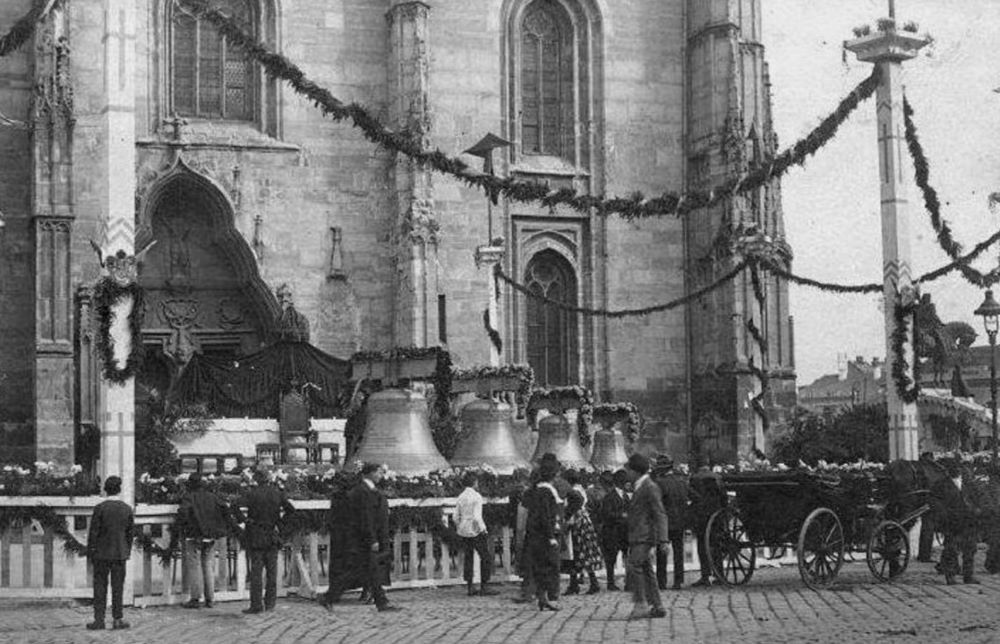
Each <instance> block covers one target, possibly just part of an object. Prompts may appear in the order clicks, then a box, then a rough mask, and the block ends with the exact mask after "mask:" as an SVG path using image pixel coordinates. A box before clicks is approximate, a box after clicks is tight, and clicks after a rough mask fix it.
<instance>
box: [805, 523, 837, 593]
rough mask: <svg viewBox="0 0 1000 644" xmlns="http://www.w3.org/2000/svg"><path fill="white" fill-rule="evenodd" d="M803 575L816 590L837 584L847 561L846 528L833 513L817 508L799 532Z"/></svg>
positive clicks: (808, 584) (806, 581)
mask: <svg viewBox="0 0 1000 644" xmlns="http://www.w3.org/2000/svg"><path fill="white" fill-rule="evenodd" d="M798 554H799V574H800V575H801V576H802V581H804V582H805V583H806V586H809V587H810V588H813V589H818V588H824V587H826V586H829V585H830V584H831V583H833V580H834V579H836V578H837V573H838V572H840V566H841V564H842V563H843V562H844V528H843V527H842V526H841V525H840V519H838V518H837V515H836V514H834V512H833V510H828V509H826V508H816V509H815V510H813V511H812V512H810V513H809V516H808V517H806V520H805V522H803V524H802V529H801V530H800V531H799V553H798Z"/></svg>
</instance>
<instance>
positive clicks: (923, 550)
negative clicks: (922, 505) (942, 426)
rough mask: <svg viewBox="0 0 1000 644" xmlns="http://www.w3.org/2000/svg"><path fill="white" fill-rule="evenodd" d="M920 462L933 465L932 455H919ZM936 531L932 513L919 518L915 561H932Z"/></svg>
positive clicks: (925, 513) (928, 453)
mask: <svg viewBox="0 0 1000 644" xmlns="http://www.w3.org/2000/svg"><path fill="white" fill-rule="evenodd" d="M920 461H921V462H923V463H933V462H934V453H933V452H923V453H921V454H920ZM936 530H937V526H936V524H935V521H934V512H933V511H927V512H924V514H923V516H921V517H920V540H919V542H918V548H917V561H923V562H925V563H930V562H932V561H933V560H932V559H931V548H932V547H933V545H934V533H935V531H936Z"/></svg>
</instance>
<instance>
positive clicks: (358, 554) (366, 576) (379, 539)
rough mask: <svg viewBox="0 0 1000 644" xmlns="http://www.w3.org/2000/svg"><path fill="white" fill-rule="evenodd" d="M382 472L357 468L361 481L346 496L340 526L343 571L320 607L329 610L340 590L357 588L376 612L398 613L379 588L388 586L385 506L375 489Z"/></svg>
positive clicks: (371, 467) (372, 465) (369, 466)
mask: <svg viewBox="0 0 1000 644" xmlns="http://www.w3.org/2000/svg"><path fill="white" fill-rule="evenodd" d="M384 475H385V471H384V469H383V468H382V466H381V465H377V464H375V463H366V464H365V465H363V466H362V467H361V481H360V482H359V483H358V484H357V485H356V486H354V489H352V490H351V491H350V493H349V494H348V495H347V502H346V506H347V510H348V515H347V516H348V517H350V522H349V523H347V525H345V526H344V531H343V533H342V535H341V536H342V539H343V553H344V560H343V567H342V568H341V569H340V571H339V574H338V575H337V576H336V577H333V576H331V578H330V587H329V589H328V590H327V592H326V595H324V596H323V597H322V598H321V599H320V603H321V604H322V605H323V606H324V607H326V608H330V607H332V605H333V604H336V603H337V602H339V601H340V596H341V595H342V594H343V593H344V590H346V589H348V588H355V587H357V586H361V587H362V588H365V589H367V590H368V592H370V593H371V595H372V598H373V599H374V600H375V607H376V608H377V609H378V610H379V611H380V612H383V611H393V610H399V609H398V608H397V607H396V606H392V605H390V604H389V599H388V598H387V597H386V595H385V590H384V589H383V588H382V586H383V585H386V584H388V583H389V556H390V550H389V503H388V501H386V499H385V496H383V495H382V493H381V492H379V491H378V490H377V489H376V487H375V486H376V485H377V484H378V483H379V482H380V481H381V480H382V477H383V476H384Z"/></svg>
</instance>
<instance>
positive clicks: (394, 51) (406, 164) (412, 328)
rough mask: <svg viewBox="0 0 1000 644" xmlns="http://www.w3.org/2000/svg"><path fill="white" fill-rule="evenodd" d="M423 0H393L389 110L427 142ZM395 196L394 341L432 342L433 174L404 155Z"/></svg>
mask: <svg viewBox="0 0 1000 644" xmlns="http://www.w3.org/2000/svg"><path fill="white" fill-rule="evenodd" d="M429 11H430V7H429V6H428V5H426V4H425V3H423V2H407V1H404V0H392V1H391V3H390V8H389V12H388V13H387V14H386V20H387V22H388V26H389V61H388V66H389V115H390V123H391V125H392V127H394V128H397V129H401V130H405V131H407V132H409V133H410V134H411V135H413V136H414V137H417V138H418V139H419V140H420V141H421V143H422V144H423V145H425V146H426V145H427V131H428V130H429V129H430V113H429V111H428V91H429V83H428V76H429V62H430V60H429V58H430V57H429V53H428V33H427V15H428V12H429ZM392 180H393V188H394V190H395V195H396V200H395V203H396V211H395V222H394V225H393V242H392V243H393V249H392V252H393V257H394V259H395V261H396V276H397V283H396V289H395V294H394V316H393V342H394V343H395V344H396V346H411V345H412V346H421V347H422V346H427V345H428V344H433V343H436V339H437V306H436V303H437V283H436V272H435V271H434V270H433V268H431V267H433V266H435V265H436V255H437V221H436V220H435V218H434V194H433V186H432V185H431V173H430V171H429V170H427V169H425V168H420V167H419V166H417V165H416V164H415V163H413V162H412V161H410V159H409V158H407V157H405V156H402V155H400V156H399V157H398V158H397V159H396V161H395V167H394V169H393V173H392Z"/></svg>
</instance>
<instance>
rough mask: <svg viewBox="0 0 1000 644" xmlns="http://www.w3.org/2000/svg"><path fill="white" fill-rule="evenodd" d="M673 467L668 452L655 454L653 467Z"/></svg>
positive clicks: (660, 468) (666, 468) (672, 460)
mask: <svg viewBox="0 0 1000 644" xmlns="http://www.w3.org/2000/svg"><path fill="white" fill-rule="evenodd" d="M673 468H674V459H672V458H670V455H669V454H657V455H656V460H655V461H654V462H653V469H655V470H672V469H673Z"/></svg>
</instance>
